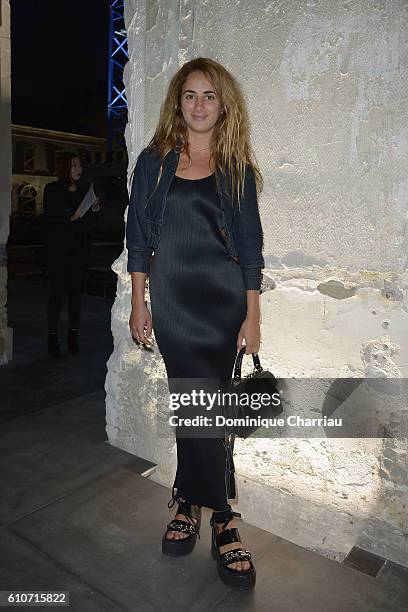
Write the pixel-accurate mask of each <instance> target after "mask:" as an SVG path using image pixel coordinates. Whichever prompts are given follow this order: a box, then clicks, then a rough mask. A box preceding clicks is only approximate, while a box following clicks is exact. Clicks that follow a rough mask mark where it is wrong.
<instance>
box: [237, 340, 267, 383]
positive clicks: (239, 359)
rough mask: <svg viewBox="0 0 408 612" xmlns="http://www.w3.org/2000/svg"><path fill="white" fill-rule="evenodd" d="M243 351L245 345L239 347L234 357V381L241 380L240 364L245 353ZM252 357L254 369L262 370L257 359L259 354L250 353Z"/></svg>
mask: <svg viewBox="0 0 408 612" xmlns="http://www.w3.org/2000/svg"><path fill="white" fill-rule="evenodd" d="M245 351H246V346H243V347H241V348H240V349H239V352H238V354H237V356H236V359H235V367H234V376H233V379H234V381H240V380H241V366H242V359H243V357H244V355H245ZM252 359H253V362H254V368H255V370H258V371H259V372H262V370H263V368H262V366H261V361H260V359H259V355H258V353H252Z"/></svg>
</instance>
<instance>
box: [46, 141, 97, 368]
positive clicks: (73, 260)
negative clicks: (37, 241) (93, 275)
mask: <svg viewBox="0 0 408 612" xmlns="http://www.w3.org/2000/svg"><path fill="white" fill-rule="evenodd" d="M57 176H58V180H57V181H54V182H52V183H48V184H47V185H46V186H45V189H44V201H43V209H44V221H45V254H46V264H47V268H48V273H49V283H50V292H49V299H48V312H47V320H48V351H49V353H50V354H52V355H54V356H55V357H58V356H59V355H60V348H59V342H58V322H59V318H60V314H61V310H62V306H63V303H64V299H65V296H67V297H68V316H69V327H68V346H69V349H70V351H71V352H72V353H77V352H78V342H77V336H78V329H79V323H80V315H81V288H82V280H83V276H84V272H85V271H86V269H87V264H88V256H89V250H90V229H91V225H90V224H91V216H92V211H94V212H95V211H97V210H99V203H98V199H96V200H95V203H94V205H93V206H92V208H91V209H89V210H88V211H87V212H86V213H85V215H84V216H83V217H82V218H81V217H79V209H78V208H79V205H80V203H81V201H82V199H83V197H84V196H85V194H86V192H87V190H88V186H84V185H82V184H81V183H80V179H81V176H82V164H81V160H80V158H79V156H78V155H77V154H76V153H70V152H62V153H60V155H59V157H58V165H57Z"/></svg>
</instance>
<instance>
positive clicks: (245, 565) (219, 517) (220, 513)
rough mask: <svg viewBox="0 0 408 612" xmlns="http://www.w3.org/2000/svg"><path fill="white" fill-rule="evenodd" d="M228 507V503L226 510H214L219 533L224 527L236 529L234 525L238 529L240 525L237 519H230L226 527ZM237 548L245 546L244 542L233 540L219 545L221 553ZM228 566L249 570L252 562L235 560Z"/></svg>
mask: <svg viewBox="0 0 408 612" xmlns="http://www.w3.org/2000/svg"><path fill="white" fill-rule="evenodd" d="M228 507H229V506H228V504H227V505H226V507H225V508H224V510H213V513H212V517H213V519H214V521H215V528H216V532H217V533H221V531H224V529H234V527H235V528H237V529H238V525H237V522H236V520H235V519H233V520H232V521H229V523H228V524H227V525H226V526H225V527H224V524H225V523H224V522H223V521H224V518H225V517H224V514H225V510H228ZM236 548H243V544H242V542H231V543H230V544H224V545H223V546H220V547H219V551H220V554H223V553H225V552H228V551H229V550H234V549H236ZM228 567H230V568H231V569H235V570H238V571H245V570H249V568H250V563H249V561H235V562H234V563H229V564H228Z"/></svg>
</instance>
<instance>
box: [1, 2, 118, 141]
mask: <svg viewBox="0 0 408 612" xmlns="http://www.w3.org/2000/svg"><path fill="white" fill-rule="evenodd" d="M10 6H11V67H12V122H13V123H17V124H22V125H30V126H34V127H42V128H49V129H54V130H61V131H68V132H76V133H78V132H79V133H82V134H89V135H95V136H105V135H106V108H107V79H108V44H109V40H108V36H109V34H108V28H109V2H108V0H82V1H78V0H68V1H67V0H11V2H10Z"/></svg>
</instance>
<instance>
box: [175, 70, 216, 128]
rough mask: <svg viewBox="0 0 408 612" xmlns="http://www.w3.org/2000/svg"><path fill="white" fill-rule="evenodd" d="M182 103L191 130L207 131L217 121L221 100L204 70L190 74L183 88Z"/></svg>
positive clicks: (185, 118) (182, 110) (184, 115)
mask: <svg viewBox="0 0 408 612" xmlns="http://www.w3.org/2000/svg"><path fill="white" fill-rule="evenodd" d="M180 103H181V112H182V113H183V117H184V120H185V122H186V123H187V126H188V128H189V130H191V131H193V132H200V133H206V132H210V131H211V130H212V129H213V127H214V125H215V124H216V123H217V120H218V117H219V116H220V112H221V102H220V100H219V98H218V95H217V94H216V92H215V89H214V87H213V85H212V84H211V81H209V80H208V78H207V77H206V76H205V75H204V74H203V73H202V72H199V71H196V72H192V73H191V74H189V75H188V77H187V79H186V81H185V83H184V85H183V87H182V90H181V99H180Z"/></svg>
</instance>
